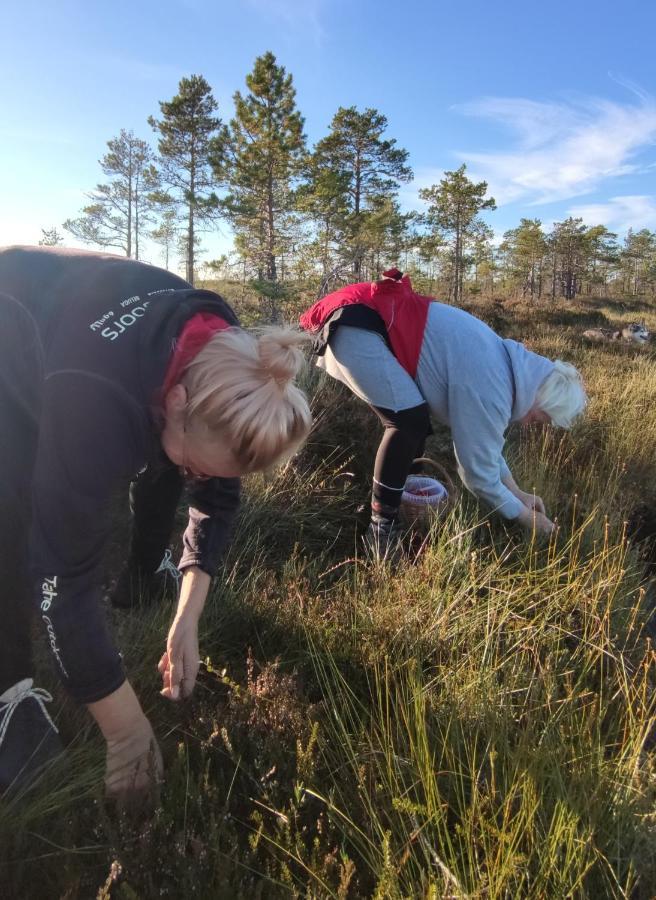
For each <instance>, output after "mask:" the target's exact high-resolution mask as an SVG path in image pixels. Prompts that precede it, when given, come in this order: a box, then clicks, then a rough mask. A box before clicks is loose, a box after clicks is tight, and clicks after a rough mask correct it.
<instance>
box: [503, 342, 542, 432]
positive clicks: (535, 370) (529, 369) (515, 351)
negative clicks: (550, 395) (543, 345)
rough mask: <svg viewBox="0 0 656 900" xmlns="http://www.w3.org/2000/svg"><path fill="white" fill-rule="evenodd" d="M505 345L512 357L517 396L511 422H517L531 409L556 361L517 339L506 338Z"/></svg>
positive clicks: (511, 364) (511, 362)
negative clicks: (534, 350)
mask: <svg viewBox="0 0 656 900" xmlns="http://www.w3.org/2000/svg"><path fill="white" fill-rule="evenodd" d="M503 345H504V347H505V348H506V351H507V353H508V357H509V358H510V367H511V369H512V374H513V381H514V384H515V397H514V400H513V407H512V415H511V417H510V420H511V422H517V421H518V420H519V419H521V418H522V417H523V416H525V415H526V413H527V412H528V411H529V410H530V409H531V407H532V406H533V404H534V403H535V397H536V395H537V392H538V390H539V388H540V385H541V384H542V382H543V381H544V380H545V378H546V377H547V376H548V375H550V374H551V373H552V372H553V370H554V363H553V362H552V361H551V360H550V359H547V358H546V357H544V356H540V355H539V354H538V353H533V351H532V350H527V349H526V347H525V346H524V345H523V344H520V343H518V342H517V341H511V340H508V339H506V340H504V342H503Z"/></svg>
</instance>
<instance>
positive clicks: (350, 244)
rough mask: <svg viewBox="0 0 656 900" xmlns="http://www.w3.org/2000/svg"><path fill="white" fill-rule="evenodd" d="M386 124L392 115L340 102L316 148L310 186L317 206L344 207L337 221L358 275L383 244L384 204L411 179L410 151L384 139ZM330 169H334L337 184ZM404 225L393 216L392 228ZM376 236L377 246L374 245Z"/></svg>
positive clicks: (326, 208)
mask: <svg viewBox="0 0 656 900" xmlns="http://www.w3.org/2000/svg"><path fill="white" fill-rule="evenodd" d="M386 129H387V119H386V117H385V116H384V115H382V113H380V112H378V110H376V109H365V110H364V112H358V110H357V109H356V107H355V106H350V107H348V108H344V107H340V108H339V109H338V110H337V112H336V113H335V116H334V117H333V120H332V122H331V125H330V133H329V134H328V135H327V136H326V137H325V138H323V139H322V140H320V141H319V142H318V144H317V145H316V147H315V150H314V155H313V161H312V169H311V178H313V179H314V183H312V181H310V190H311V191H313V193H314V197H315V208H317V209H321V208H322V207H323V209H324V210H325V211H326V212H327V211H329V210H339V211H340V220H339V222H337V221H334V223H333V224H334V226H335V227H336V228H337V229H338V230H339V232H341V234H340V241H341V245H342V250H341V252H342V255H343V256H345V257H347V258H348V259H349V261H350V263H351V265H352V272H353V275H354V276H355V277H356V278H358V277H360V276H361V273H362V269H363V263H364V260H365V256H366V255H367V254H368V253H369V254H373V256H374V258H376V252H377V251H381V250H382V249H383V247H382V244H383V243H384V241H383V242H382V243H381V241H380V238H381V232H380V228H376V227H375V224H378V225H380V223H381V218H380V210H381V205H382V204H383V203H384V202H386V201H389V202H391V203H392V204H393V203H394V201H395V200H396V196H397V194H398V190H399V185H400V184H401V183H402V182H407V181H410V179H411V178H412V170H411V169H410V167H409V166H408V165H406V163H407V160H408V152H407V150H403V149H401V148H400V147H397V146H396V141H395V140H394V139H389V138H385V137H384V133H385V131H386ZM326 172H331V173H333V181H332V183H331V182H330V181H329V180H328V179H327V178H326V177H325V173H326ZM317 176H320V177H319V178H318V177H317ZM388 212H389V208H388ZM374 218H377V223H374V221H373V219H374ZM399 224H400V220H399V219H398V217H395V216H390V217H389V226H390V229H391V231H393V230H394V229H398V226H399ZM374 235H376V241H378V246H372V243H371V242H372V237H373V236H374ZM389 236H390V235H387V237H389ZM387 237H386V238H385V240H387ZM390 262H391V261H390Z"/></svg>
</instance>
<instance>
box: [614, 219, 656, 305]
mask: <svg viewBox="0 0 656 900" xmlns="http://www.w3.org/2000/svg"><path fill="white" fill-rule="evenodd" d="M620 260H621V266H622V274H623V281H624V291H625V293H627V294H631V295H632V296H634V297H635V296H636V295H638V294H642V293H644V291H645V288H646V287H647V286H651V287H652V288H653V287H654V284H655V283H656V233H654V232H652V231H649V229H648V228H642V229H641V230H640V231H633V229H631V228H630V229H629V231H628V233H627V235H626V238H625V240H624V247H623V248H622V251H621V253H620Z"/></svg>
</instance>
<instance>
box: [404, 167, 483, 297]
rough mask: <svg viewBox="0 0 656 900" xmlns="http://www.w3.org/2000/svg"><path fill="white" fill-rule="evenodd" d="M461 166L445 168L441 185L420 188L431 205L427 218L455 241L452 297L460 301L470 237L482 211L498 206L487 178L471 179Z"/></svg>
mask: <svg viewBox="0 0 656 900" xmlns="http://www.w3.org/2000/svg"><path fill="white" fill-rule="evenodd" d="M466 169H467V167H466V166H465V165H462V166H460V168H459V169H457V170H456V171H455V172H445V173H444V178H443V179H442V180H441V181H440V183H439V185H436V184H434V185H432V187H429V188H423V189H422V190H420V191H419V196H420V197H421V199H422V200H427V201H428V204H429V207H428V212H427V214H426V221H427V223H428V224H429V226H431V227H432V228H433V229H434V230H435V231H437V233H438V234H441V235H443V236H444V237H446V238H447V239H450V240H451V242H452V253H451V279H450V280H451V286H450V292H449V293H450V297H451V299H452V300H453V302H454V303H460V302H461V300H462V293H463V281H464V274H465V264H464V256H465V249H466V246H467V242H468V240H470V239H471V237H472V235H473V234H475V232H476V229H477V228H478V227H479V223H480V220H479V219H478V214H479V212H481V211H482V210H485V209H496V203H495V202H494V198H492V197H488V198H487V199H486V198H485V194H486V193H487V182H485V181H480V182H478V184H476V183H474V182H473V181H470V179H469V178H467V176H466V174H465V172H466Z"/></svg>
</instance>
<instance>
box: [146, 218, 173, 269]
mask: <svg viewBox="0 0 656 900" xmlns="http://www.w3.org/2000/svg"><path fill="white" fill-rule="evenodd" d="M150 236H151V238H152V239H153V240H154V241H155V243H156V244H159V245H160V246H161V247H162V249H163V250H164V267H165V268H166V269H168V267H169V259H170V255H171V250H172V249H173V248H174V247H175V246H177V244H178V242H179V237H180V235H179V231H178V226H177V215H176V212H175V210H174V209H166V210H165V211H164V213H163V214H162V218H161V219H160V222H159V224H158V225H157V227H156V228H153V230H152V231H151V232H150Z"/></svg>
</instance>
